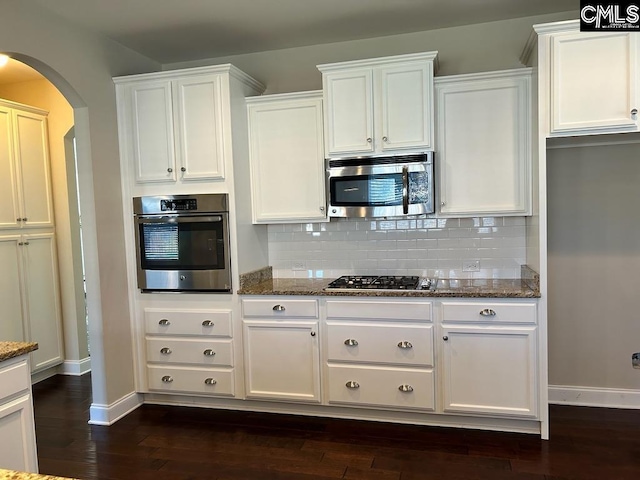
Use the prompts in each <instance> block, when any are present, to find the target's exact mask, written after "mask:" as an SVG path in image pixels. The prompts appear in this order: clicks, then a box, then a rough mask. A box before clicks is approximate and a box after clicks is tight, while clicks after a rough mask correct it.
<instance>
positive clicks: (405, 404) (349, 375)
mask: <svg viewBox="0 0 640 480" xmlns="http://www.w3.org/2000/svg"><path fill="white" fill-rule="evenodd" d="M350 382H355V383H350ZM328 383H329V403H347V404H355V405H371V406H384V407H395V408H407V409H420V410H433V409H434V407H435V397H434V377H433V372H432V371H415V370H405V369H399V368H381V367H380V368H378V367H346V366H342V365H330V366H329V382H328ZM347 384H349V385H351V387H352V388H350V387H348V386H347ZM402 386H406V387H407V388H408V389H409V390H411V391H401V387H402ZM354 387H355V388H354Z"/></svg>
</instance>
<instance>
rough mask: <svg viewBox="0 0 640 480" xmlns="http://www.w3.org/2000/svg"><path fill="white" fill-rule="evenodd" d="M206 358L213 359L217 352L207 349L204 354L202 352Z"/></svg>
mask: <svg viewBox="0 0 640 480" xmlns="http://www.w3.org/2000/svg"><path fill="white" fill-rule="evenodd" d="M202 353H203V354H204V355H205V356H206V357H213V356H214V355H215V354H216V352H214V351H213V350H211V349H210V348H207V349H206V350H205V351H204V352H202Z"/></svg>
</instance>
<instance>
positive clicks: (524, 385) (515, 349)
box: [441, 325, 538, 417]
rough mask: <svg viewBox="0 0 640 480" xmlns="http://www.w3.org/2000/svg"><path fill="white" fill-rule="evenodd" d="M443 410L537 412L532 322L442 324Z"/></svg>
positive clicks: (503, 413)
mask: <svg viewBox="0 0 640 480" xmlns="http://www.w3.org/2000/svg"><path fill="white" fill-rule="evenodd" d="M441 343H442V354H443V355H442V372H443V388H444V391H443V398H444V411H445V412H451V413H474V414H476V413H480V414H490V415H497V416H518V417H536V416H537V414H538V405H537V400H536V399H537V396H538V393H537V388H536V385H537V377H536V372H537V367H536V365H537V353H536V351H537V350H536V348H537V347H536V345H537V343H536V327H534V326H530V327H494V326H452V325H443V326H442V339H441Z"/></svg>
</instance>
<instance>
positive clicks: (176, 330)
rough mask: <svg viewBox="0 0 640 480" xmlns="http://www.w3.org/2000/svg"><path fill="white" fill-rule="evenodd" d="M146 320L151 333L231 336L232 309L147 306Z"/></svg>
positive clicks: (148, 330)
mask: <svg viewBox="0 0 640 480" xmlns="http://www.w3.org/2000/svg"><path fill="white" fill-rule="evenodd" d="M144 320H145V325H146V332H147V333H150V334H167V335H207V336H212V337H231V310H173V309H156V308H145V309H144Z"/></svg>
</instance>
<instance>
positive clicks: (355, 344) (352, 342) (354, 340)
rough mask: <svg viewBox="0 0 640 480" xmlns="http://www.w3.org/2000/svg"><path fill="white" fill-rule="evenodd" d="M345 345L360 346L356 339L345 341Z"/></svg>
mask: <svg viewBox="0 0 640 480" xmlns="http://www.w3.org/2000/svg"><path fill="white" fill-rule="evenodd" d="M344 344H345V345H346V346H347V347H357V346H358V341H357V340H356V339H355V338H347V339H346V340H345V341H344Z"/></svg>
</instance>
